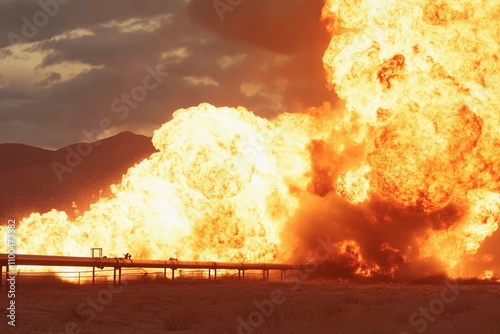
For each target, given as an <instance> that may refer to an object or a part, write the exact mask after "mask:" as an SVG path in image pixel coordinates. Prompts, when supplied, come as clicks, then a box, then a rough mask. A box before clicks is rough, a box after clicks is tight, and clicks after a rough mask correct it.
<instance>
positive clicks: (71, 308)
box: [0, 280, 500, 334]
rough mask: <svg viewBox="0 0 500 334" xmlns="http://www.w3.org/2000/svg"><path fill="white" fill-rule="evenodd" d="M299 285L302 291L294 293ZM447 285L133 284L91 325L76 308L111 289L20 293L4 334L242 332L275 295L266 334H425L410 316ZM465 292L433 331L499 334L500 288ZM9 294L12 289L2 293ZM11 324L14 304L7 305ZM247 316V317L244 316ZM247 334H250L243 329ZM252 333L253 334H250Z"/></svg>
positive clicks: (464, 287) (1, 326)
mask: <svg viewBox="0 0 500 334" xmlns="http://www.w3.org/2000/svg"><path fill="white" fill-rule="evenodd" d="M294 286H296V287H297V289H295V290H294V289H293V287H294ZM443 287H444V285H443V284H427V283H426V284H367V283H363V284H361V283H352V282H351V283H345V282H344V283H341V282H338V281H320V280H318V281H310V282H303V283H301V284H300V285H298V286H297V285H294V284H292V283H282V282H259V281H245V282H241V281H230V280H224V281H217V282H214V281H212V282H208V281H199V280H197V281H195V280H179V281H177V282H170V281H169V282H168V283H164V282H161V283H160V282H159V281H151V282H149V283H148V284H128V285H127V286H125V287H124V289H123V291H122V292H120V293H117V294H116V295H114V296H113V300H112V301H111V302H110V303H109V304H108V305H104V306H103V310H102V311H100V312H96V316H95V318H94V319H92V320H91V321H88V322H86V320H87V319H85V317H82V316H81V315H80V314H79V313H78V312H77V311H76V308H77V307H78V305H79V304H80V303H81V302H84V301H86V300H87V298H90V299H95V298H96V296H97V295H98V292H99V291H100V290H101V289H103V286H102V285H101V286H96V287H94V288H92V287H90V286H81V287H80V288H78V287H71V288H68V287H64V286H50V287H46V288H43V287H42V288H41V287H40V286H36V287H35V286H25V287H23V286H22V285H21V286H20V287H19V288H18V296H17V307H18V308H17V323H16V325H17V326H16V328H14V329H12V328H7V324H6V321H5V320H4V321H2V323H0V332H2V333H11V332H12V333H50V332H52V333H54V334H56V333H57V334H59V333H64V332H65V326H66V324H67V323H68V322H75V323H76V324H77V325H78V326H80V328H81V329H82V331H81V332H80V333H93V334H94V333H97V334H98V333H185V334H187V333H207V334H219V333H226V332H227V333H229V334H232V333H237V328H238V326H239V324H240V322H239V321H240V320H238V319H243V320H245V319H248V317H249V316H250V315H251V314H252V312H253V313H255V312H256V311H258V309H257V307H256V306H255V304H254V302H255V301H257V302H263V301H264V300H269V299H270V296H271V294H272V292H273V291H276V290H277V289H279V290H281V291H282V292H283V296H284V298H285V301H284V302H283V303H282V304H280V305H274V308H273V310H272V312H270V314H269V315H266V316H263V317H262V318H263V322H262V324H260V325H259V326H257V327H256V328H253V327H252V328H251V329H252V330H253V332H251V333H254V334H258V333H263V334H266V333H269V334H270V333H283V334H285V333H286V334H289V333H292V334H293V333H296V334H299V333H320V334H321V333H363V334H377V333H381V334H386V333H397V334H399V333H400V332H402V331H407V332H408V333H417V327H412V325H411V324H410V323H409V317H410V315H411V314H412V313H414V312H417V311H418V310H419V308H420V307H427V306H428V305H429V303H430V301H432V300H433V299H435V298H439V296H440V293H441V291H442V290H443ZM460 288H461V294H460V295H459V296H458V297H457V299H456V300H455V301H454V302H453V303H450V304H447V305H446V309H445V310H444V312H442V313H441V314H439V315H437V316H436V320H435V321H433V322H429V324H428V327H427V329H426V330H425V333H430V334H435V333H497V332H499V330H500V318H499V317H498V310H499V309H500V285H497V284H477V282H476V283H472V282H467V283H461V285H460ZM2 293H4V291H3V292H2ZM0 307H1V311H0V317H1V318H2V319H5V318H6V317H5V314H6V311H5V308H6V298H2V299H1V300H0ZM240 317H241V318H240ZM242 333H247V332H245V331H243V332H242ZM248 333H250V332H248Z"/></svg>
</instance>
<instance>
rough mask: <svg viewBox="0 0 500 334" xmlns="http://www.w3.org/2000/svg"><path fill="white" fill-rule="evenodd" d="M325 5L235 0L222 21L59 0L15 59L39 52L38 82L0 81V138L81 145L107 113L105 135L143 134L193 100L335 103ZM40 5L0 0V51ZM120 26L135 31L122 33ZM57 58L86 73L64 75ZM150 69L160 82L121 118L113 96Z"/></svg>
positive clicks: (167, 5) (177, 5)
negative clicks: (160, 74) (329, 83)
mask: <svg viewBox="0 0 500 334" xmlns="http://www.w3.org/2000/svg"><path fill="white" fill-rule="evenodd" d="M322 2H323V0H314V1H306V0H300V1H298V0H294V1H282V0H276V1H260V0H258V1H243V2H242V4H241V5H240V6H239V7H237V8H235V9H234V10H233V11H232V12H228V13H227V15H226V17H225V20H224V21H223V22H221V21H220V20H219V15H218V14H217V11H216V10H215V8H214V7H213V2H211V1H200V0H192V1H190V2H189V1H181V0H178V1H168V2H164V1H152V0H151V1H141V2H140V3H138V2H137V1H132V0H130V1H129V0H124V1H120V5H119V6H118V5H117V2H116V1H111V0H109V1H102V0H99V1H97V0H91V1H85V2H77V1H73V2H70V3H68V4H67V5H61V6H60V8H59V12H58V14H57V15H55V16H54V17H51V18H50V20H49V22H48V24H47V25H46V26H44V27H41V28H40V29H39V31H38V33H37V34H36V36H34V37H33V38H30V39H29V41H30V42H33V41H36V43H32V44H29V45H30V48H29V51H26V53H25V54H24V55H23V57H25V58H26V59H29V58H30V57H31V54H32V53H33V54H34V53H36V54H40V53H41V54H43V55H44V56H43V59H42V60H41V62H40V63H39V64H38V66H37V67H36V69H35V71H37V72H40V73H45V72H47V73H46V74H44V79H41V78H38V79H36V80H32V81H29V80H28V81H24V85H25V86H24V88H23V89H24V90H25V92H24V95H26V96H25V97H23V90H22V89H21V90H20V86H19V85H20V84H19V82H18V83H16V90H15V91H17V95H15V94H13V93H14V92H13V90H12V87H11V86H13V85H14V82H9V81H8V80H4V86H0V119H1V120H2V121H1V122H0V134H1V135H0V142H22V143H26V144H31V145H37V146H42V147H54V148H57V147H61V146H64V145H67V144H70V143H72V142H76V141H80V140H85V139H86V138H85V137H84V135H83V134H82V132H83V131H84V130H89V129H93V128H98V127H99V123H100V121H101V120H102V119H104V118H109V119H111V120H112V123H113V129H112V130H111V132H113V131H114V132H117V131H123V130H130V131H134V132H141V133H144V134H151V131H152V130H153V129H155V128H158V127H159V126H160V125H161V124H163V123H164V122H166V121H168V120H169V119H170V117H171V114H172V112H173V111H175V110H176V109H178V108H183V107H189V106H192V105H197V104H199V103H201V102H209V103H212V104H214V105H229V106H238V105H242V106H245V107H247V108H248V109H249V110H252V111H254V112H255V113H256V114H258V115H261V116H265V117H272V116H273V115H275V114H276V113H277V112H279V111H284V110H286V111H290V112H300V111H302V110H303V108H304V107H309V106H317V105H320V104H321V103H322V102H323V101H325V100H328V101H331V102H335V100H336V97H335V95H334V93H332V92H330V91H328V90H327V89H326V81H325V75H324V71H323V67H322V62H321V58H322V54H323V52H324V49H325V48H326V46H327V43H328V36H327V34H326V32H325V30H324V29H323V27H322V25H321V23H320V22H319V17H320V11H321V6H322ZM40 10H41V8H40V6H39V5H38V2H37V1H22V2H20V1H16V2H7V1H4V2H0V36H5V38H3V39H0V55H2V54H5V55H6V56H8V55H9V52H10V49H5V48H4V49H2V48H1V47H7V46H8V45H9V41H8V38H7V35H8V34H9V33H10V32H14V33H17V34H20V33H21V27H22V24H23V23H22V21H21V18H23V17H26V18H28V19H30V18H32V17H33V14H34V13H36V12H37V11H40ZM124 22H127V23H129V24H136V26H137V25H140V24H143V25H144V28H136V29H126V28H124V27H123V23H124ZM76 29H80V31H77V30H76ZM82 29H84V31H83V30H82ZM82 31H83V33H82ZM70 32H72V33H70ZM55 36H58V37H57V38H53V37H55ZM2 52H3V53H2ZM62 64H85V65H87V69H86V70H83V71H81V72H80V73H79V74H77V75H76V76H72V77H70V78H69V79H68V78H65V76H64V73H63V72H62V71H60V70H59V67H60V66H61V65H62ZM156 66H161V68H162V69H163V71H164V72H168V73H169V74H168V77H166V78H165V80H163V82H162V83H161V84H160V85H159V86H158V88H156V89H154V90H152V91H149V92H148V95H147V98H145V99H144V100H143V101H141V102H140V103H138V106H137V107H135V108H130V113H129V115H128V117H126V118H125V119H120V118H119V117H118V116H119V115H118V114H117V113H114V112H113V110H112V104H113V102H115V101H116V99H121V98H122V96H123V94H125V95H130V93H131V91H132V90H133V89H134V87H137V86H138V85H139V86H140V85H142V83H143V80H144V77H145V76H146V75H148V70H147V68H155V67H156ZM43 71H44V72H43ZM55 72H57V73H55ZM58 74H59V76H58ZM245 87H251V88H252V87H254V88H255V89H254V92H251V91H252V89H250V92H248V91H245V89H244V88H245ZM21 88H22V87H21ZM13 95H14V96H15V97H16V99H17V100H16V101H15V103H13V102H12V96H13ZM7 98H8V99H10V100H9V101H11V102H8V101H7V100H6V99H7ZM13 126H14V127H15V128H14V129H12V127H13ZM28 128H29V131H28ZM13 133H15V135H13ZM20 133H24V137H23V135H20ZM111 134H113V133H109V135H111Z"/></svg>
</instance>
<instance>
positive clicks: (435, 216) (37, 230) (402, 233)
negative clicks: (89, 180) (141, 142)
mask: <svg viewBox="0 0 500 334" xmlns="http://www.w3.org/2000/svg"><path fill="white" fill-rule="evenodd" d="M499 16H500V6H499V5H498V1H496V0H486V1H479V0H462V1H437V2H436V1H430V0H411V1H409V0H408V1H400V0H388V1H384V2H380V1H375V0H356V1H350V0H349V1H348V0H328V1H327V3H326V4H325V7H324V9H323V17H324V20H325V21H327V23H328V27H329V30H330V32H331V34H332V39H331V43H330V46H329V47H328V49H327V50H326V52H325V55H324V58H323V61H324V64H325V69H326V72H327V78H328V82H329V84H330V85H331V86H332V87H334V88H335V91H336V92H337V94H338V96H339V97H340V98H342V99H343V100H344V101H345V110H342V111H335V110H332V109H331V108H330V106H329V105H327V104H325V105H323V106H321V107H318V108H312V109H311V110H308V111H307V112H305V113H300V114H299V113H297V114H286V113H285V114H282V115H280V116H279V117H278V118H277V119H275V120H272V121H269V120H265V119H262V118H259V117H257V116H255V115H253V114H252V113H251V112H249V111H247V110H246V109H244V108H242V107H239V108H227V107H222V108H216V107H214V106H211V105H208V104H201V105H199V106H198V107H192V108H188V109H181V110H178V111H176V112H175V113H174V116H173V119H172V120H171V121H169V122H167V123H165V124H164V125H163V126H162V127H161V128H160V129H158V130H156V131H155V134H154V137H153V144H154V145H155V147H156V148H157V149H158V150H159V152H158V153H155V154H153V155H152V156H151V157H150V158H149V159H146V160H144V161H142V162H141V163H139V164H138V165H136V166H134V167H132V168H130V169H129V171H128V173H127V174H126V175H125V176H124V177H123V180H122V183H121V184H119V185H114V186H112V187H111V189H112V193H113V196H112V197H110V198H103V199H101V200H100V201H99V202H98V203H95V204H94V205H92V206H91V208H90V210H89V211H87V212H85V213H84V214H83V215H81V216H80V217H78V218H76V219H75V221H70V220H69V219H68V217H67V215H66V214H65V213H64V212H58V211H55V210H54V211H51V212H48V213H45V214H39V213H33V214H32V215H31V216H29V217H27V218H25V219H23V221H22V222H21V223H20V226H19V228H18V231H17V235H18V238H19V244H20V246H19V248H18V251H19V252H23V253H44V254H54V255H59V254H60V255H86V254H88V252H89V249H90V247H93V246H98V245H102V246H104V247H105V248H106V251H107V252H110V253H111V254H122V253H124V252H130V253H132V254H133V255H134V256H135V257H149V258H168V257H170V256H176V257H178V258H182V259H194V260H198V259H199V260H214V261H216V260H221V261H274V260H277V259H280V260H285V261H287V260H290V259H294V260H296V257H295V255H294V254H299V255H300V254H302V259H304V258H305V255H304V254H306V253H307V252H308V251H310V250H311V249H312V248H313V246H311V244H310V243H307V242H305V240H306V239H308V238H310V237H311V235H314V234H319V233H322V234H324V233H332V234H335V236H336V237H335V242H334V243H333V244H332V245H331V246H332V248H333V249H334V254H333V255H332V258H331V260H332V261H336V262H338V263H344V264H345V265H346V266H347V267H349V268H351V269H353V270H354V271H355V272H356V273H357V274H358V275H363V276H371V275H373V274H374V273H379V274H387V275H394V274H395V273H397V271H398V270H400V268H403V267H405V266H408V265H411V264H412V263H424V262H425V261H427V260H432V261H437V262H438V263H439V264H440V267H439V268H440V270H444V271H446V272H447V273H448V274H451V275H464V274H466V273H465V272H464V271H463V265H464V263H466V261H467V259H468V256H471V255H474V254H476V253H477V252H478V250H479V249H480V247H481V245H482V244H483V242H484V240H485V239H486V238H487V237H490V236H492V235H493V234H494V233H495V231H496V230H497V228H498V221H499V219H500V195H499V194H498V193H497V192H496V190H495V189H499V187H500V159H498V158H497V157H498V156H500V113H499V112H498V111H499V110H500V101H499V99H498V97H499V96H500V84H499V83H500V60H499V58H498V55H499V54H500V44H499V43H500V41H499V40H498V36H499V35H500V21H499V20H498V17H499ZM339 208H340V209H339ZM449 212H452V213H449ZM348 213H349V215H350V216H349V215H348ZM345 217H348V218H345ZM350 217H355V218H353V219H357V220H358V221H357V222H356V224H355V225H348V224H347V223H346V221H347V220H350V219H351V218H350ZM306 218H307V219H306ZM300 219H303V220H302V221H299V222H297V220H300ZM346 226H347V227H346ZM401 226H403V227H401ZM299 231H300V234H299ZM380 231H385V232H384V233H385V234H384V233H382V232H380ZM5 234H6V230H5V229H4V228H0V235H1V236H5ZM344 234H345V235H344ZM385 239H387V240H385ZM389 239H390V240H389ZM299 257H300V256H299ZM493 261H494V260H493ZM488 265H491V262H490V263H489V264H488ZM422 272H423V271H422ZM476 274H477V273H476Z"/></svg>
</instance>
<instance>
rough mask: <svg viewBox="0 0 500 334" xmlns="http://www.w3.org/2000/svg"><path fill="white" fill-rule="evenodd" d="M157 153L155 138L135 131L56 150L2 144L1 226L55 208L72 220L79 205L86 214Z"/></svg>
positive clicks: (0, 168)
mask: <svg viewBox="0 0 500 334" xmlns="http://www.w3.org/2000/svg"><path fill="white" fill-rule="evenodd" d="M155 151H156V150H155V148H154V146H153V144H152V143H151V138H150V137H146V136H142V135H136V134H133V133H131V132H122V133H119V134H117V135H116V136H113V137H109V138H106V139H103V140H101V141H100V142H95V143H92V144H88V143H77V144H73V145H70V146H67V147H64V148H62V149H59V150H56V151H51V150H45V149H41V148H38V147H32V146H28V145H23V144H0V225H4V224H5V223H6V222H7V219H9V218H17V219H18V220H20V219H21V218H23V217H25V216H27V215H29V214H30V213H31V212H42V213H43V212H47V211H50V210H52V209H57V210H64V211H66V212H67V213H68V214H69V215H70V217H71V216H74V209H73V208H72V203H73V202H75V203H76V205H77V208H78V210H79V211H80V212H83V211H85V210H87V209H88V207H89V205H90V204H92V203H94V202H96V201H97V200H98V199H99V197H101V196H103V195H106V194H108V193H109V186H110V185H111V184H115V183H119V182H120V180H121V178H122V176H123V174H125V173H126V172H127V170H128V168H129V167H132V166H134V165H135V164H136V163H138V162H141V161H142V160H143V159H146V158H148V157H149V156H150V155H151V154H152V153H154V152H155Z"/></svg>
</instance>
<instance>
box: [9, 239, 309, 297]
mask: <svg viewBox="0 0 500 334" xmlns="http://www.w3.org/2000/svg"><path fill="white" fill-rule="evenodd" d="M96 253H97V254H98V256H96ZM15 263H16V266H56V267H57V266H59V267H87V268H90V267H92V285H94V284H95V268H100V269H103V268H105V267H107V268H113V270H114V272H113V284H117V283H118V284H121V277H122V268H156V269H163V273H164V277H165V278H166V277H167V269H170V270H171V271H172V280H174V279H175V270H177V269H207V270H208V279H209V280H211V279H212V270H213V273H214V275H213V278H214V280H216V279H217V270H224V269H226V270H238V279H242V278H243V279H245V271H246V270H262V278H263V279H269V271H270V270H280V271H281V279H282V280H286V271H287V270H303V269H304V266H303V265H295V264H281V263H243V262H239V263H233V262H197V261H178V260H176V259H170V260H142V259H133V260H132V259H130V258H119V257H113V258H108V257H102V249H100V248H93V249H92V257H75V256H53V255H30V254H16V258H15ZM4 266H5V267H6V275H5V279H6V281H5V282H6V284H7V278H8V275H9V273H10V266H9V261H8V254H0V289H1V287H2V279H1V277H2V275H3V267H4Z"/></svg>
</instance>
